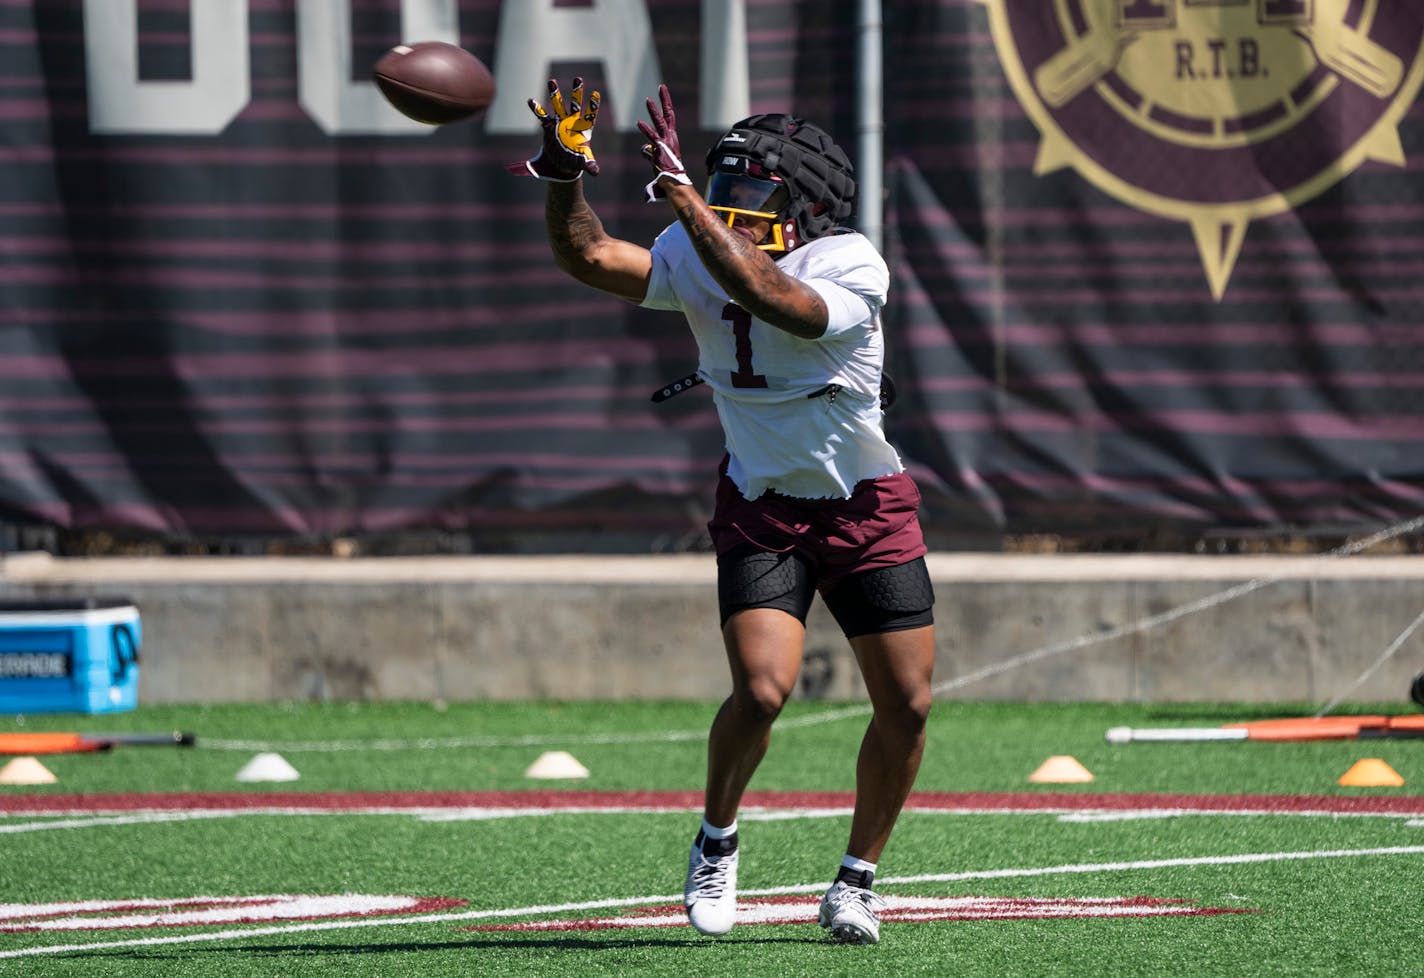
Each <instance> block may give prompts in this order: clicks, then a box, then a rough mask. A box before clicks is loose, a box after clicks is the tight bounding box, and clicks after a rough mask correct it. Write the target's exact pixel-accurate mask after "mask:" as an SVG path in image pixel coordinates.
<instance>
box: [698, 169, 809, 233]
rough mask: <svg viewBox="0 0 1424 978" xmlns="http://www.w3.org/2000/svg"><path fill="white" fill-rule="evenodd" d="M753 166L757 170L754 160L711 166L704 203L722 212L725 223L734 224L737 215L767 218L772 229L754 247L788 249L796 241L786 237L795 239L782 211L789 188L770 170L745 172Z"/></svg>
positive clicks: (788, 197)
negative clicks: (788, 229) (723, 165)
mask: <svg viewBox="0 0 1424 978" xmlns="http://www.w3.org/2000/svg"><path fill="white" fill-rule="evenodd" d="M739 162H741V163H745V162H746V161H744V160H742V161H739ZM753 168H755V169H758V170H760V168H759V167H756V166H755V164H753V165H752V166H751V167H747V166H741V167H735V168H730V169H727V170H721V169H719V170H713V171H712V175H711V176H710V177H708V178H707V193H706V195H705V196H706V198H707V206H708V207H711V208H712V210H714V211H716V212H717V213H718V214H721V215H724V216H725V217H726V219H727V226H728V227H735V226H736V222H737V218H738V217H744V218H752V219H755V220H764V221H769V222H770V223H771V230H770V231H769V232H768V233H767V236H766V237H764V238H763V239H762V240H761V241H760V242H759V243H758V244H757V247H758V248H760V249H761V250H762V251H790V250H791V249H792V248H793V247H795V245H794V244H793V243H791V241H789V240H788V237H790V238H791V239H792V240H794V235H791V236H788V235H787V233H786V227H785V225H786V224H787V223H788V221H787V219H786V215H785V211H786V208H787V205H788V204H789V203H790V202H791V192H790V191H789V190H788V189H787V187H786V184H785V183H784V182H783V181H782V180H781V178H780V177H778V176H776V175H775V174H771V173H759V174H758V175H755V176H753V175H752V174H751V173H750V172H748V171H749V170H751V169H753ZM737 171H740V172H737Z"/></svg>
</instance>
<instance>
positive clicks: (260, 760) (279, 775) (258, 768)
mask: <svg viewBox="0 0 1424 978" xmlns="http://www.w3.org/2000/svg"><path fill="white" fill-rule="evenodd" d="M300 777H301V775H300V774H298V773H297V769H296V768H294V767H292V765H290V764H288V763H287V760H286V758H284V757H283V756H282V755H281V754H258V755H257V756H256V757H254V758H253V759H252V760H250V761H248V762H247V763H246V764H244V765H243V766H242V770H241V771H238V772H237V780H239V781H295V780H297V779H298V778H300Z"/></svg>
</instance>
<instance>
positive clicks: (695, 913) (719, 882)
mask: <svg viewBox="0 0 1424 978" xmlns="http://www.w3.org/2000/svg"><path fill="white" fill-rule="evenodd" d="M682 904H683V906H684V907H685V908H686V909H687V919H688V920H689V921H690V922H691V923H692V926H693V927H696V928H697V930H698V931H699V932H700V933H702V934H706V935H707V936H708V937H721V936H722V935H723V934H725V933H727V932H728V931H730V930H731V929H732V924H733V922H734V921H735V920H736V916H737V850H736V849H733V850H732V851H731V852H729V853H727V854H726V855H725V856H708V855H705V854H704V853H703V852H702V849H701V848H700V847H699V846H697V845H696V844H695V843H694V844H693V846H692V852H691V854H690V855H689V856H688V859H687V885H686V886H684V887H683V891H682Z"/></svg>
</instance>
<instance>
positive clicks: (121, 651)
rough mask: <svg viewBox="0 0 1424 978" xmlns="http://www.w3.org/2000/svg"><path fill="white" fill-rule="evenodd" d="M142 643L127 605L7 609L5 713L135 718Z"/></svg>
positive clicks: (2, 644) (2, 630)
mask: <svg viewBox="0 0 1424 978" xmlns="http://www.w3.org/2000/svg"><path fill="white" fill-rule="evenodd" d="M142 642H143V630H142V628H141V626H140V625H139V617H138V609H137V608H136V607H134V604H133V602H132V601H130V600H129V599H127V598H76V599H72V600H58V601H44V600H33V601H0V713H118V712H121V711H124V710H132V709H134V708H135V707H137V706H138V652H139V646H140V645H141V644H142Z"/></svg>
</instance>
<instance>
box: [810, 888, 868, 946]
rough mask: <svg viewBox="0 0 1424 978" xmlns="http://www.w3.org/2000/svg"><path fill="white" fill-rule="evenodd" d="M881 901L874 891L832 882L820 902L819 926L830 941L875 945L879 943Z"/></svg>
mask: <svg viewBox="0 0 1424 978" xmlns="http://www.w3.org/2000/svg"><path fill="white" fill-rule="evenodd" d="M884 909H885V901H884V900H883V899H881V897H880V894H878V893H876V892H875V891H874V890H867V889H863V888H862V887H859V886H851V885H849V884H847V883H843V882H839V881H837V882H836V883H833V884H832V885H831V888H830V889H829V890H827V891H826V895H825V898H824V899H822V900H821V912H820V914H819V915H818V917H819V920H820V923H821V926H822V927H825V928H827V929H829V930H830V932H831V937H832V938H833V939H834V940H837V941H841V942H842V943H845V944H875V943H876V942H878V941H879V940H880V918H879V917H877V916H876V914H877V913H879V912H880V911H881V910H884Z"/></svg>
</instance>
